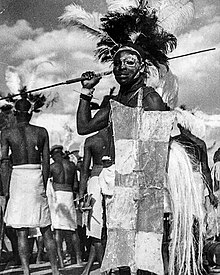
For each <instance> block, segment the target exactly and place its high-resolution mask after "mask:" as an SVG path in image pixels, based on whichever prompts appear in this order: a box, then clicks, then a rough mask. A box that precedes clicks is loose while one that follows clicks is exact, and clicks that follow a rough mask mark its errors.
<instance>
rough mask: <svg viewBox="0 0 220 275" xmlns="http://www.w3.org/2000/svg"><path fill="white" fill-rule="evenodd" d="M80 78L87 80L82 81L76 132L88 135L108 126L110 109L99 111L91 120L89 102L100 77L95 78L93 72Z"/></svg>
mask: <svg viewBox="0 0 220 275" xmlns="http://www.w3.org/2000/svg"><path fill="white" fill-rule="evenodd" d="M82 77H85V78H87V80H84V81H82V87H83V89H82V90H83V91H82V94H81V95H80V102H79V106H78V109H77V131H78V134H80V135H86V134H90V133H93V132H96V131H99V130H101V129H103V128H105V127H106V126H107V125H108V118H109V111H110V108H109V106H108V107H105V108H102V109H100V110H99V111H98V112H97V113H96V115H95V116H94V117H93V118H92V115H91V108H90V102H91V99H92V96H93V92H94V90H95V89H94V87H95V86H96V85H97V84H98V82H99V80H100V79H101V77H97V76H96V75H95V73H94V72H86V73H84V74H82Z"/></svg>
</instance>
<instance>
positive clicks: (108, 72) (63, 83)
mask: <svg viewBox="0 0 220 275" xmlns="http://www.w3.org/2000/svg"><path fill="white" fill-rule="evenodd" d="M215 49H216V48H210V49H205V50H201V51H197V52H191V53H187V54H182V55H178V56H174V57H170V58H168V60H171V59H172V60H173V59H176V58H180V57H185V56H189V55H193V54H198V53H203V52H208V51H213V50H215ZM111 73H112V71H107V72H103V73H98V74H96V75H97V76H105V75H109V74H111ZM83 80H86V78H85V77H77V78H73V79H70V80H66V81H64V82H59V83H56V84H53V85H49V86H44V87H41V88H37V89H34V90H30V91H27V92H26V94H30V93H34V92H38V91H41V90H45V89H49V88H53V87H57V86H60V85H68V84H72V83H76V82H80V81H83ZM18 95H20V93H18V94H13V95H9V96H5V97H2V98H0V100H3V99H9V98H13V97H16V96H18Z"/></svg>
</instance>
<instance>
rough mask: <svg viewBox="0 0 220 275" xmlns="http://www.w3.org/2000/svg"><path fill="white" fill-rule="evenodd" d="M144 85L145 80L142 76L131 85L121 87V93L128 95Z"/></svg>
mask: <svg viewBox="0 0 220 275" xmlns="http://www.w3.org/2000/svg"><path fill="white" fill-rule="evenodd" d="M142 84H143V78H142V77H141V76H140V77H138V78H134V79H133V80H132V81H131V82H130V83H129V84H127V85H123V86H121V87H120V92H121V93H123V94H126V93H129V92H132V91H135V90H137V89H138V88H139V86H140V85H142Z"/></svg>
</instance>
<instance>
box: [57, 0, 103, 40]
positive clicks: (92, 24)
mask: <svg viewBox="0 0 220 275" xmlns="http://www.w3.org/2000/svg"><path fill="white" fill-rule="evenodd" d="M100 17H101V14H99V13H97V12H93V13H89V12H86V11H85V10H84V9H83V8H82V7H81V6H79V5H76V4H71V5H69V6H67V7H66V8H65V12H64V14H63V15H61V16H60V17H59V19H60V20H61V22H64V23H67V24H68V25H72V26H76V27H78V28H79V29H82V30H83V31H86V32H87V34H88V35H89V36H90V37H93V38H97V37H99V36H100V35H102V32H101V31H100V29H99V26H100Z"/></svg>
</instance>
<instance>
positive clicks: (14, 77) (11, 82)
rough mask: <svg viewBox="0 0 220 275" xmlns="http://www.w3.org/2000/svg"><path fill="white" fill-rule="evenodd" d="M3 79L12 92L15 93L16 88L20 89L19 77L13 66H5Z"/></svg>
mask: <svg viewBox="0 0 220 275" xmlns="http://www.w3.org/2000/svg"><path fill="white" fill-rule="evenodd" d="M5 81H6V85H7V86H8V88H9V90H10V92H11V93H12V94H16V93H17V92H18V90H20V89H21V78H20V76H19V73H18V71H17V69H16V68H15V67H13V66H8V67H7V69H6V71H5Z"/></svg>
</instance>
